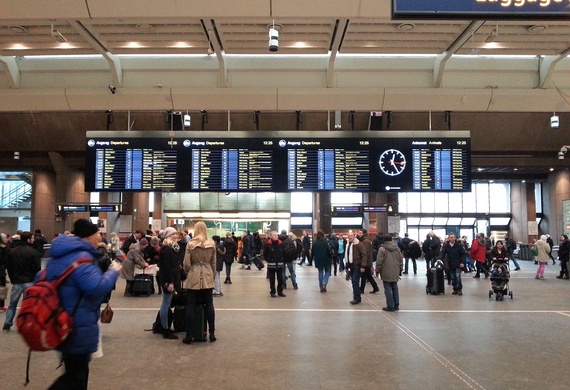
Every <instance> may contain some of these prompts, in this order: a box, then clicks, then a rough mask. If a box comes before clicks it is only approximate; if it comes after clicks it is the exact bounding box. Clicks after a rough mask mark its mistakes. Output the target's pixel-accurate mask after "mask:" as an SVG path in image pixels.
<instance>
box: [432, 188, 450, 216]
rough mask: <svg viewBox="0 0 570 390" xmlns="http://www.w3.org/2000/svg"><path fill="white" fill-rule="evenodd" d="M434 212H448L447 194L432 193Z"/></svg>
mask: <svg viewBox="0 0 570 390" xmlns="http://www.w3.org/2000/svg"><path fill="white" fill-rule="evenodd" d="M434 211H435V212H436V213H447V212H449V196H448V194H447V192H438V193H434Z"/></svg>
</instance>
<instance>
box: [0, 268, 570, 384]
mask: <svg viewBox="0 0 570 390" xmlns="http://www.w3.org/2000/svg"><path fill="white" fill-rule="evenodd" d="M424 264H425V262H423V261H421V262H420V266H419V270H418V275H404V276H403V278H402V281H401V282H400V283H399V287H400V294H401V303H400V308H401V310H400V311H399V312H397V313H384V312H382V311H381V308H382V306H385V300H384V295H383V293H382V292H380V293H378V294H375V295H373V294H369V293H368V291H369V290H371V288H370V287H369V286H367V292H366V294H365V296H363V302H362V304H360V305H358V306H351V305H350V304H349V301H350V300H351V299H352V293H351V287H350V285H349V284H348V282H347V281H345V280H344V274H343V275H340V274H339V276H336V277H334V276H332V277H331V280H330V283H329V285H328V292H327V293H325V294H322V293H320V292H319V287H318V281H317V276H316V270H315V269H314V268H313V267H306V266H303V267H297V274H298V283H299V290H297V291H294V290H292V289H290V288H289V289H287V290H286V294H287V297H286V298H277V299H275V298H271V297H270V296H269V288H268V282H267V280H266V278H265V271H257V270H252V271H246V270H241V269H239V266H237V264H234V269H233V270H232V281H233V284H232V285H223V286H224V296H223V297H220V298H215V305H216V328H217V330H216V334H217V337H218V341H217V342H215V343H195V344H193V345H184V344H182V342H181V340H164V339H162V337H160V336H158V335H153V334H152V333H151V332H145V331H144V329H148V328H150V326H151V324H152V322H153V321H154V318H155V316H156V312H157V310H158V307H159V306H160V301H161V297H160V296H157V295H153V296H151V297H148V298H124V297H123V296H122V294H119V293H116V294H115V296H114V297H113V298H112V306H113V308H114V310H115V317H114V319H113V322H112V323H111V324H103V325H102V329H103V351H104V356H103V357H102V358H98V359H94V360H93V361H92V362H91V365H90V368H91V374H90V383H89V384H90V389H95V390H97V389H101V390H103V389H105V390H109V389H187V388H192V389H327V390H330V389H416V388H421V389H423V388H426V389H517V390H523V389H569V388H570V383H569V382H568V375H567V372H568V367H569V366H568V364H569V360H568V357H569V356H570V345H569V342H568V339H569V337H570V304H569V293H568V292H569V290H570V281H568V280H558V279H556V278H555V276H556V275H557V274H558V271H559V267H558V264H557V265H556V266H552V265H551V264H552V263H550V265H549V266H548V267H547V270H546V274H545V277H546V279H545V280H535V279H534V273H535V270H536V266H535V265H534V264H533V263H532V262H521V266H522V268H523V269H522V270H521V271H518V272H512V275H513V276H512V278H511V284H510V286H511V290H512V291H513V295H514V299H513V300H511V299H506V300H505V301H503V302H496V301H495V300H494V299H489V296H488V292H489V287H490V283H489V281H488V280H485V279H473V278H472V275H473V274H464V276H463V282H464V295H463V296H461V297H460V296H455V295H451V290H448V291H447V293H446V294H445V295H439V296H431V295H430V296H428V295H426V293H425V284H426V282H425V280H426V278H425V265H424ZM123 286H124V282H123V281H120V282H119V285H118V291H121V289H122V288H123ZM3 317H4V314H1V315H0V320H3ZM0 350H1V353H0V387H1V388H3V389H19V388H23V383H24V375H25V364H26V354H27V351H26V349H25V346H24V344H23V342H22V341H21V340H20V336H19V335H18V334H17V332H16V331H15V330H12V331H11V332H9V333H6V332H3V333H2V334H1V335H0ZM57 365H58V359H57V356H56V353H54V352H44V353H34V354H33V357H32V364H31V383H30V384H29V385H28V386H27V389H45V388H47V387H48V385H49V384H50V383H51V382H52V381H53V380H54V379H55V378H56V377H57V376H58V375H59V374H60V373H61V369H56V367H57Z"/></svg>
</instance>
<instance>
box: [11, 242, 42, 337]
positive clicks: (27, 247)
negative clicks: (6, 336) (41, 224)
mask: <svg viewBox="0 0 570 390" xmlns="http://www.w3.org/2000/svg"><path fill="white" fill-rule="evenodd" d="M33 243H34V235H33V234H32V232H23V233H22V234H21V235H20V241H19V242H18V243H17V244H16V246H15V247H14V248H12V249H11V250H10V253H9V254H8V264H7V267H6V269H7V271H8V275H9V276H10V282H11V283H12V291H11V293H10V305H9V306H8V311H7V312H6V319H5V321H4V327H3V328H2V329H3V330H4V331H5V332H9V331H10V328H11V327H12V325H14V317H15V316H16V308H17V307H18V301H19V300H20V297H21V296H22V294H23V293H24V292H25V291H26V289H27V288H28V287H30V286H31V285H32V284H33V283H34V278H35V277H36V274H37V273H38V272H39V271H40V270H41V267H42V262H41V258H40V254H39V253H38V251H37V250H35V249H34V247H33Z"/></svg>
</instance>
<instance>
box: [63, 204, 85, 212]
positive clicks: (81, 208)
mask: <svg viewBox="0 0 570 390" xmlns="http://www.w3.org/2000/svg"><path fill="white" fill-rule="evenodd" d="M88 209H89V206H88V205H86V204H58V205H57V211H58V212H64V213H84V212H87V211H88Z"/></svg>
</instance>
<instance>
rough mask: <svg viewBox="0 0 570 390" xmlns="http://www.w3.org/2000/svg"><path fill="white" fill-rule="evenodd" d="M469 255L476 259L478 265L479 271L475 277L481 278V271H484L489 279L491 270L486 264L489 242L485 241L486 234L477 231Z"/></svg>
mask: <svg viewBox="0 0 570 390" xmlns="http://www.w3.org/2000/svg"><path fill="white" fill-rule="evenodd" d="M469 257H470V258H471V260H475V264H476V267H477V273H476V274H475V276H473V277H474V278H480V277H481V272H483V273H484V274H485V279H487V278H488V277H489V271H488V270H487V267H486V265H485V264H486V262H487V242H486V241H485V235H484V234H483V233H477V236H476V237H475V239H474V240H473V242H472V243H471V249H470V250H469Z"/></svg>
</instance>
